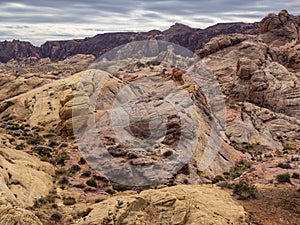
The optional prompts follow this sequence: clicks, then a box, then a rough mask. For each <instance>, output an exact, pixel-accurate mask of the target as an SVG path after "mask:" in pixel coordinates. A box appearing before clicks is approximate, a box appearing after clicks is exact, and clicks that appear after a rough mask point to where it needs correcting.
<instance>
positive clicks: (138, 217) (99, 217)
mask: <svg viewBox="0 0 300 225" xmlns="http://www.w3.org/2000/svg"><path fill="white" fill-rule="evenodd" d="M246 221H247V215H246V213H245V211H244V209H243V208H242V207H241V206H239V205H237V204H236V203H235V202H234V201H233V200H232V199H231V196H229V195H228V194H227V193H226V192H224V191H222V190H220V189H218V188H216V187H208V186H202V187H199V186H181V185H179V186H176V187H170V188H163V189H158V190H148V191H143V192H141V193H140V194H136V195H126V194H123V195H119V196H115V197H112V198H110V199H108V200H106V201H104V202H101V203H99V204H96V205H95V206H94V209H93V210H92V212H91V213H90V214H89V215H88V216H87V217H86V220H85V221H82V222H81V223H80V224H82V225H83V224H89V225H93V224H95V225H96V224H103V225H106V224H145V225H146V224H149V225H150V224H174V225H175V224H178V225H179V224H195V225H202V224H203V225H204V224H220V225H223V224H236V225H243V224H247V222H246Z"/></svg>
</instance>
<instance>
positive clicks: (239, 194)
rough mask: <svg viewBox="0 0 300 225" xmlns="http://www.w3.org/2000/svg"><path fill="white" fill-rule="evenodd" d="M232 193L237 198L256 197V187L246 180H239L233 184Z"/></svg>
mask: <svg viewBox="0 0 300 225" xmlns="http://www.w3.org/2000/svg"><path fill="white" fill-rule="evenodd" d="M233 194H234V195H235V196H236V198H237V199H239V200H246V199H254V198H256V187H255V186H254V185H250V184H248V183H247V182H246V181H240V182H239V183H238V184H236V185H235V186H234V188H233Z"/></svg>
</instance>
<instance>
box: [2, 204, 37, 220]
mask: <svg viewBox="0 0 300 225" xmlns="http://www.w3.org/2000/svg"><path fill="white" fill-rule="evenodd" d="M0 223H1V224H7V225H23V224H32V225H42V223H41V222H40V220H39V219H38V218H37V217H36V216H35V215H34V214H33V213H31V212H30V211H27V210H25V209H22V208H17V207H13V206H11V205H10V204H8V203H7V201H6V200H2V199H0Z"/></svg>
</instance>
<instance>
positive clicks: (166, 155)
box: [163, 150, 173, 158]
mask: <svg viewBox="0 0 300 225" xmlns="http://www.w3.org/2000/svg"><path fill="white" fill-rule="evenodd" d="M171 155H173V151H171V150H168V151H166V152H164V153H163V156H164V157H165V158H168V157H169V156H171Z"/></svg>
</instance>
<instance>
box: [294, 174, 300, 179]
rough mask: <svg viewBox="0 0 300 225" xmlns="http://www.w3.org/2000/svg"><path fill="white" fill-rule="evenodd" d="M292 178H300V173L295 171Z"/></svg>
mask: <svg viewBox="0 0 300 225" xmlns="http://www.w3.org/2000/svg"><path fill="white" fill-rule="evenodd" d="M292 178H294V179H299V178H300V174H299V173H293V175H292Z"/></svg>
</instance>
